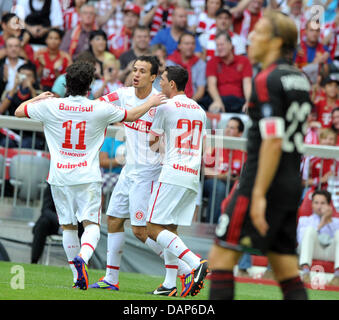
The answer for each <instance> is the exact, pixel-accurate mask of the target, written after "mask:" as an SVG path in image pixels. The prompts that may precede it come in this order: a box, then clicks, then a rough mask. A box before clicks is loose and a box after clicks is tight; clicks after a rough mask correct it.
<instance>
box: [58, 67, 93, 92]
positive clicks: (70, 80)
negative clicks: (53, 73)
mask: <svg viewBox="0 0 339 320" xmlns="http://www.w3.org/2000/svg"><path fill="white" fill-rule="evenodd" d="M94 73H95V67H94V65H93V64H92V63H90V62H86V61H81V62H78V61H76V62H74V63H73V64H71V65H70V66H69V67H68V68H67V69H66V95H65V96H66V97H67V96H85V95H86V94H87V92H88V91H89V89H90V86H91V83H92V81H93V79H94Z"/></svg>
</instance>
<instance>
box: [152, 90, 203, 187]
mask: <svg viewBox="0 0 339 320" xmlns="http://www.w3.org/2000/svg"><path fill="white" fill-rule="evenodd" d="M151 133H152V134H153V135H156V136H160V135H164V139H165V155H164V159H163V166H162V169H161V173H160V176H159V182H165V183H169V184H174V185H178V186H182V187H186V188H188V189H192V190H194V191H196V192H198V190H199V180H200V166H201V154H202V141H203V136H204V135H205V134H206V113H205V111H204V110H203V109H202V108H201V107H200V106H199V105H198V104H197V103H196V102H195V101H194V100H192V99H189V98H188V97H186V95H177V96H175V97H173V98H172V99H169V100H167V102H166V104H163V105H161V106H159V107H158V108H157V112H156V115H155V118H154V121H153V124H152V127H151Z"/></svg>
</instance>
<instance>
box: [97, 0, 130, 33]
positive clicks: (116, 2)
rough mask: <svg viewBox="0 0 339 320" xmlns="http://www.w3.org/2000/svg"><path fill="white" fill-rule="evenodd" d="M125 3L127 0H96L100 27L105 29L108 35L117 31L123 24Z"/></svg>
mask: <svg viewBox="0 0 339 320" xmlns="http://www.w3.org/2000/svg"><path fill="white" fill-rule="evenodd" d="M125 3H126V0H100V1H96V4H95V9H96V11H97V13H98V16H97V23H98V27H99V28H101V29H103V30H104V31H105V32H106V34H107V35H111V34H113V33H116V32H117V31H118V30H119V28H121V27H122V26H123V17H124V13H123V9H124V6H125Z"/></svg>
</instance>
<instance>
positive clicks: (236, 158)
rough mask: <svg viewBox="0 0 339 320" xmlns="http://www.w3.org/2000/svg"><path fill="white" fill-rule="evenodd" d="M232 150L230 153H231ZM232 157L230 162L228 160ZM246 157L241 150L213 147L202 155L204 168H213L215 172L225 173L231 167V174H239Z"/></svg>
mask: <svg viewBox="0 0 339 320" xmlns="http://www.w3.org/2000/svg"><path fill="white" fill-rule="evenodd" d="M231 152H232V155H231ZM231 157H232V161H231V164H229V160H230V158H231ZM246 159H247V153H246V152H244V151H241V150H230V149H221V148H218V149H215V148H214V149H213V150H212V152H211V153H210V154H207V155H206V156H205V157H204V160H205V167H206V168H215V170H216V172H215V173H216V174H226V173H227V172H228V170H229V168H231V174H232V175H234V176H240V172H241V169H242V166H243V164H244V163H245V161H246Z"/></svg>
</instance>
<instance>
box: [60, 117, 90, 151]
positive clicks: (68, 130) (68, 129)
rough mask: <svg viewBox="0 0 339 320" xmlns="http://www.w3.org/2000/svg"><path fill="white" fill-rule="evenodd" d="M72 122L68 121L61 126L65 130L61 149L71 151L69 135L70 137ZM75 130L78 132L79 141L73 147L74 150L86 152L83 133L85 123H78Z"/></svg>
mask: <svg viewBox="0 0 339 320" xmlns="http://www.w3.org/2000/svg"><path fill="white" fill-rule="evenodd" d="M72 125H73V123H72V120H68V121H66V122H64V123H63V124H62V127H63V128H66V130H65V141H64V143H63V144H62V147H63V148H65V149H73V145H72V143H71V135H72ZM75 129H77V130H79V140H78V143H77V144H76V145H75V149H77V150H86V145H85V131H86V121H82V122H79V123H78V124H76V126H75Z"/></svg>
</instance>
